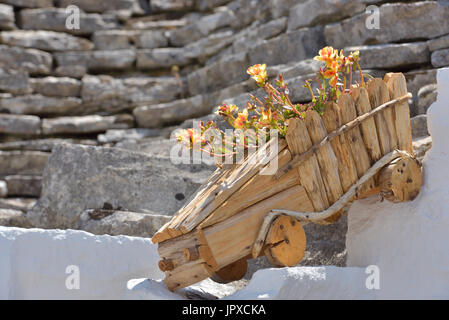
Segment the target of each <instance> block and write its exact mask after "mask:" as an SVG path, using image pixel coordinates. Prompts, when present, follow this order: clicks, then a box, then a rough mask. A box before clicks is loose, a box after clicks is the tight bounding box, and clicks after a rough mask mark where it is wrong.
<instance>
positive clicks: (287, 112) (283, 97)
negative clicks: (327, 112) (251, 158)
mask: <svg viewBox="0 0 449 320" xmlns="http://www.w3.org/2000/svg"><path fill="white" fill-rule="evenodd" d="M314 59H315V60H317V61H322V62H324V66H323V67H322V68H320V70H319V71H318V72H317V77H316V79H315V81H316V83H317V84H318V87H317V88H316V90H317V92H314V91H313V88H312V83H311V81H312V80H311V79H310V80H307V81H306V82H305V84H304V86H303V87H305V88H307V89H308V91H309V92H310V95H311V102H310V103H308V104H300V103H293V102H292V100H291V98H290V96H289V89H288V87H287V83H286V82H285V81H284V79H283V77H282V75H279V76H278V78H277V79H276V81H275V82H274V84H271V83H270V82H269V81H268V75H267V66H266V65H265V64H256V65H253V66H251V67H249V68H248V70H247V73H248V74H249V75H250V76H251V78H253V79H254V80H255V81H256V83H257V85H258V86H259V87H260V88H261V89H262V90H263V92H264V93H265V97H264V98H260V97H258V96H260V95H259V94H258V96H256V95H250V99H251V100H250V101H248V102H247V104H246V107H245V108H243V109H240V108H239V107H237V106H236V105H234V104H226V103H223V104H222V105H220V106H219V107H218V109H217V112H216V113H217V114H218V115H220V116H221V117H223V118H224V119H225V120H226V121H227V122H228V123H229V124H230V125H231V126H232V127H233V128H235V129H239V130H242V131H250V129H251V131H252V132H255V134H256V135H258V134H259V133H260V134H261V135H263V136H264V137H267V139H268V138H269V137H268V135H267V132H269V131H270V130H272V129H275V130H277V131H278V133H279V134H280V135H281V136H285V134H286V133H287V129H288V127H287V120H288V119H290V118H295V117H297V118H301V119H303V118H304V117H305V115H306V111H307V110H311V109H312V110H316V111H317V112H319V113H320V114H322V112H323V110H324V106H325V103H326V102H327V101H336V100H338V98H339V97H340V95H341V93H344V92H349V91H350V90H351V86H352V82H353V79H352V73H353V72H354V71H356V70H358V71H359V72H360V79H361V80H360V81H361V82H360V85H361V86H364V82H363V76H364V75H363V74H362V71H361V68H360V65H359V61H360V57H359V52H358V51H355V52H351V53H350V54H349V55H348V56H345V55H344V54H343V50H340V51H338V50H336V49H334V48H332V47H325V48H322V49H321V50H320V51H319V52H318V55H317V56H316V57H315V58H314ZM327 84H328V86H327ZM177 140H178V142H180V143H182V144H183V145H184V146H186V147H187V148H190V149H196V148H199V149H200V150H202V151H205V152H207V153H209V154H212V155H217V154H219V155H227V154H234V152H233V150H235V147H236V140H235V138H234V139H231V141H230V142H231V143H230V146H231V147H223V145H224V144H225V143H224V142H227V145H228V146H229V139H228V138H227V137H226V136H225V134H224V132H223V131H221V130H220V129H218V126H217V124H216V123H215V122H208V123H207V124H204V123H202V122H201V123H200V125H199V128H197V129H193V128H192V129H186V130H181V131H180V132H179V133H178V134H177ZM240 142H243V145H244V147H245V148H248V147H249V144H248V140H247V138H244V139H243V140H242V141H240Z"/></svg>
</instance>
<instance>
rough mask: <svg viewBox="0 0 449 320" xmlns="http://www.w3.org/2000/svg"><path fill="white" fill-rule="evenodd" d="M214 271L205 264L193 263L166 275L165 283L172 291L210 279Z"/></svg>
mask: <svg viewBox="0 0 449 320" xmlns="http://www.w3.org/2000/svg"><path fill="white" fill-rule="evenodd" d="M212 274H213V271H212V270H211V269H210V268H209V267H208V266H207V265H206V264H205V263H197V262H196V261H192V262H189V263H186V264H185V265H183V266H181V267H179V268H176V269H174V270H172V271H167V272H166V273H165V279H164V283H165V285H166V286H167V288H168V289H169V290H171V291H176V290H178V289H181V288H185V287H187V286H190V285H191V284H194V283H197V282H199V281H201V280H204V279H207V278H209V277H210V276H211V275H212Z"/></svg>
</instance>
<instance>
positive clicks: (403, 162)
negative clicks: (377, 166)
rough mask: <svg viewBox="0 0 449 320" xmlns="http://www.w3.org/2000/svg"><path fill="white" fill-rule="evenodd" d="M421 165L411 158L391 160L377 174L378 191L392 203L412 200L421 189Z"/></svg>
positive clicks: (404, 157)
mask: <svg viewBox="0 0 449 320" xmlns="http://www.w3.org/2000/svg"><path fill="white" fill-rule="evenodd" d="M421 183H422V173H421V164H420V163H419V162H418V160H416V159H415V158H413V157H411V156H403V157H400V158H397V159H395V160H393V161H392V162H391V163H390V164H388V165H387V166H385V167H384V168H382V170H381V171H380V173H379V186H380V191H381V192H382V194H383V195H384V197H385V199H387V200H389V201H392V202H403V201H411V200H414V199H415V198H416V197H417V196H418V194H419V191H420V189H421Z"/></svg>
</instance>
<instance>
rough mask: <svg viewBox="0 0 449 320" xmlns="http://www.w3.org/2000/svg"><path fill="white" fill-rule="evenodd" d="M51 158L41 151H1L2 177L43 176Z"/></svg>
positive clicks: (0, 167) (0, 170) (0, 169)
mask: <svg viewBox="0 0 449 320" xmlns="http://www.w3.org/2000/svg"><path fill="white" fill-rule="evenodd" d="M49 157H50V153H48V152H41V151H0V176H5V175H16V174H23V175H42V172H43V171H44V168H45V165H46V164H47V160H48V158H49Z"/></svg>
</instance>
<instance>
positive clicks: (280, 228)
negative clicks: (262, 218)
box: [265, 216, 306, 267]
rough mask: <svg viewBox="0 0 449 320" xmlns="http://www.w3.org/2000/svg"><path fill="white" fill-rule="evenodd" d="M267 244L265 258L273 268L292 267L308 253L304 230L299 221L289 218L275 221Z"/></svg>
mask: <svg viewBox="0 0 449 320" xmlns="http://www.w3.org/2000/svg"><path fill="white" fill-rule="evenodd" d="M265 242H266V248H265V256H266V257H267V259H268V261H270V263H271V264H273V266H278V267H279V266H282V267H292V266H294V265H296V264H298V263H299V262H300V261H301V259H302V258H303V257H304V253H305V252H306V234H305V232H304V229H303V227H302V225H301V224H300V223H299V221H298V220H296V219H295V218H292V217H289V216H280V217H278V218H276V220H275V221H273V223H272V224H271V227H270V230H269V231H268V234H267V238H266V240H265Z"/></svg>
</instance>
